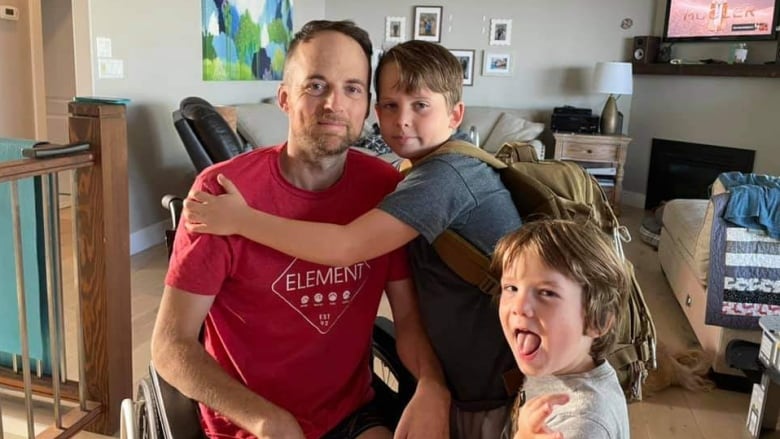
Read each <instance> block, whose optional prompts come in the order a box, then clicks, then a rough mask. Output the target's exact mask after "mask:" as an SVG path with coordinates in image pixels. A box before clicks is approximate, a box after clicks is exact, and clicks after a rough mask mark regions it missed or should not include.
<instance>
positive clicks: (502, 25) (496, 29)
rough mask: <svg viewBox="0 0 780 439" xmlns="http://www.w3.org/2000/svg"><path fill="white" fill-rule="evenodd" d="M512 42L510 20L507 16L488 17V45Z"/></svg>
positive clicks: (503, 44)
mask: <svg viewBox="0 0 780 439" xmlns="http://www.w3.org/2000/svg"><path fill="white" fill-rule="evenodd" d="M511 43H512V20H510V19H508V18H491V19H490V45H491V46H508V45H510V44H511Z"/></svg>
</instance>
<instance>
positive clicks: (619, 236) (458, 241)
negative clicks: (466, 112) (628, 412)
mask: <svg viewBox="0 0 780 439" xmlns="http://www.w3.org/2000/svg"><path fill="white" fill-rule="evenodd" d="M452 153H456V154H462V155H466V156H469V157H474V158H477V159H479V160H481V161H483V162H485V163H486V164H488V165H490V166H491V167H493V168H495V169H496V170H497V171H498V173H499V174H500V176H501V180H502V182H503V183H504V185H505V186H506V188H507V189H508V190H509V192H510V193H511V195H512V200H513V201H514V204H515V207H516V208H517V211H518V212H519V213H520V217H521V218H522V219H523V221H525V222H528V221H533V220H535V219H540V218H559V219H572V220H578V221H590V222H593V223H594V224H596V225H598V226H599V227H600V228H601V230H603V231H604V232H605V233H606V234H607V235H608V236H611V237H612V239H613V242H614V245H615V250H616V251H617V253H618V255H619V256H620V257H621V258H622V259H624V260H625V255H624V253H623V245H622V242H623V241H626V242H628V241H629V240H630V239H631V237H630V235H629V234H628V229H626V227H625V226H621V225H620V223H619V222H618V220H617V218H616V216H615V213H614V212H613V210H612V207H611V206H610V205H609V202H608V201H607V197H606V195H605V194H604V191H603V190H602V189H601V186H599V184H598V183H597V182H596V180H595V179H594V178H593V177H592V176H591V175H590V174H588V173H587V172H586V171H585V170H583V169H582V168H581V167H580V166H579V165H577V164H575V163H573V162H567V161H560V160H544V161H539V160H538V159H537V157H536V151H535V150H534V148H533V147H532V146H531V145H528V144H526V143H506V144H504V146H502V147H501V148H500V149H499V151H498V152H497V153H496V155H495V156H493V155H491V154H490V153H488V152H486V151H484V150H482V149H479V148H476V147H474V145H472V144H470V143H466V142H462V141H450V142H448V143H446V144H444V145H443V146H441V147H440V148H439V149H437V150H436V151H434V152H432V153H431V154H429V155H428V156H426V157H425V158H423V159H422V160H426V159H427V158H428V157H432V156H435V155H439V154H452ZM433 245H434V247H435V248H436V251H437V253H438V254H439V256H440V257H441V258H442V260H443V261H444V262H445V264H447V266H449V267H450V269H452V270H453V271H454V272H455V273H457V274H458V275H459V276H460V277H461V278H462V279H464V280H465V281H467V282H469V283H471V284H472V285H475V286H477V287H479V289H480V290H481V291H483V292H484V293H486V294H498V293H499V291H500V285H499V284H500V282H499V279H496V277H495V276H494V275H493V273H492V272H491V270H490V256H489V255H485V254H484V253H482V252H480V251H479V250H478V249H477V248H476V247H474V246H473V245H471V244H470V243H469V242H468V241H466V240H465V239H463V238H462V237H460V236H459V235H458V234H457V233H455V232H453V231H452V230H447V231H445V232H444V233H442V234H441V235H439V237H438V238H437V239H436V241H434V243H433ZM625 263H626V267H627V270H628V271H629V276H630V278H631V285H632V288H631V291H630V297H629V298H628V301H627V303H628V309H627V314H626V315H624V316H623V318H622V319H620V320H621V325H620V327H619V328H618V333H617V343H616V344H615V347H614V348H613V350H612V352H610V353H609V354H608V355H607V359H608V360H609V362H610V364H612V366H613V367H614V368H615V370H616V371H617V373H618V378H619V379H620V384H621V386H622V387H623V390H624V391H625V394H626V398H627V399H628V400H629V401H640V400H642V384H643V383H644V380H645V378H646V377H647V372H648V370H650V369H655V367H656V351H655V345H656V333H655V325H654V324H653V318H652V316H651V315H650V310H649V309H648V308H647V304H646V303H645V299H644V297H643V296H642V290H641V288H640V287H639V284H638V283H637V280H636V276H635V274H634V269H633V266H632V265H631V263H630V262H629V261H628V260H625Z"/></svg>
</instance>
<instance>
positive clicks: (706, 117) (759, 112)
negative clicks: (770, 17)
mask: <svg viewBox="0 0 780 439" xmlns="http://www.w3.org/2000/svg"><path fill="white" fill-rule="evenodd" d="M656 7H657V9H656V14H655V20H654V26H653V29H654V32H653V35H661V33H662V32H663V23H664V14H665V8H666V3H665V1H659V2H658V5H657V6H656ZM776 44H777V43H776V42H750V43H748V50H749V52H748V60H747V62H749V63H762V62H764V61H770V60H773V59H774V48H775V47H776ZM729 47H730V44H729V43H710V42H708V43H685V44H682V43H678V44H675V45H674V46H673V56H674V57H679V58H685V59H704V58H717V59H727V58H728V52H729ZM778 102H780V81H778V80H777V79H775V78H742V77H734V78H732V77H702V76H654V75H640V76H635V77H634V95H633V99H632V109H631V129H630V132H629V134H630V135H631V136H632V137H633V138H634V140H633V142H632V143H631V146H630V151H629V154H628V159H627V162H626V177H625V181H624V187H625V188H626V189H627V190H629V191H632V192H635V193H637V194H644V193H645V192H646V185H647V175H648V168H649V164H650V147H651V144H652V139H653V138H654V137H656V138H664V139H672V140H682V141H687V142H694V143H705V144H710V145H719V146H731V147H735V148H744V149H753V150H755V151H756V159H755V171H756V172H760V173H767V174H773V175H780V152H779V151H778V146H779V143H778V133H780V130H778V128H777V127H776V126H775V125H774V124H775V123H777V114H778V113H777V110H776V107H777V104H778ZM773 126H775V128H772V127H773Z"/></svg>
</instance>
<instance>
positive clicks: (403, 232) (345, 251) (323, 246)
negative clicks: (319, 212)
mask: <svg viewBox="0 0 780 439" xmlns="http://www.w3.org/2000/svg"><path fill="white" fill-rule="evenodd" d="M218 179H219V182H220V184H221V185H222V186H223V188H224V189H225V194H223V195H211V194H208V193H205V192H194V193H190V195H189V197H188V198H187V200H185V201H184V207H185V210H184V213H183V216H184V219H185V220H186V221H185V226H186V227H187V230H189V231H190V232H198V233H212V234H216V235H232V234H238V235H242V236H244V237H245V238H248V239H251V240H252V241H255V242H258V243H260V244H263V245H266V246H268V247H271V248H273V249H276V250H278V251H280V252H282V253H286V254H288V255H291V256H294V257H297V258H301V259H305V260H307V261H311V262H315V263H318V264H323V265H332V266H339V267H343V266H347V265H352V264H354V263H357V262H360V261H366V260H369V259H373V258H375V257H377V256H381V255H384V254H385V253H389V252H391V251H392V250H395V249H397V248H399V247H401V246H402V245H404V244H406V243H407V242H409V241H411V240H412V239H414V238H415V237H416V236H417V235H418V232H417V230H415V229H414V228H412V227H411V226H410V225H408V224H406V223H404V222H403V221H401V220H399V219H397V218H395V217H394V216H392V215H390V214H388V213H386V212H384V211H382V210H379V209H372V210H370V211H368V212H366V213H365V214H363V215H362V216H360V217H359V218H357V219H355V220H354V221H352V222H351V223H349V224H347V225H344V226H342V225H337V224H327V223H316V222H309V221H298V220H291V219H288V218H282V217H278V216H275V215H271V214H268V213H265V212H261V211H258V210H255V209H252V208H251V207H249V206H248V205H247V204H246V202H245V201H244V198H243V197H242V196H241V193H240V192H239V191H238V189H237V188H236V187H235V186H234V185H233V183H232V182H231V181H230V180H228V179H227V178H226V177H224V176H222V175H220V176H219V177H218ZM337 208H338V206H334V209H337ZM226 212H229V213H226Z"/></svg>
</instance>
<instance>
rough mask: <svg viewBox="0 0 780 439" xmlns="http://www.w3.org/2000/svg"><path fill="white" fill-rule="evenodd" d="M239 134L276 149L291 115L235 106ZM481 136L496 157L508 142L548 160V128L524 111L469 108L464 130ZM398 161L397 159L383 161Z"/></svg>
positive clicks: (267, 107)
mask: <svg viewBox="0 0 780 439" xmlns="http://www.w3.org/2000/svg"><path fill="white" fill-rule="evenodd" d="M235 107H236V112H237V130H238V132H239V134H241V136H242V137H244V139H245V140H246V141H247V143H248V144H249V145H252V146H267V145H275V144H278V143H281V142H284V141H285V140H286V139H287V126H288V125H287V115H285V114H284V113H283V112H282V111H281V110H280V109H279V108H278V107H277V106H276V104H273V103H257V104H239V105H235ZM374 122H376V115H375V114H374V112H373V111H372V112H371V115H370V116H369V118H368V120H367V121H366V124H365V127H364V134H370V133H371V127H372V125H373V124H374ZM472 126H473V127H474V128H475V130H476V131H477V132H478V133H479V140H480V142H479V143H480V144H479V146H480V147H481V148H483V149H485V150H486V151H489V152H493V153H495V152H496V151H497V150H498V148H499V147H500V146H501V145H503V144H504V143H505V142H511V141H525V142H529V143H531V144H532V145H534V147H535V148H536V150H537V154H538V155H539V157H544V152H545V147H544V144H543V143H542V142H541V141H540V140H539V139H538V137H539V135H540V134H541V133H542V131H543V130H544V124H543V123H539V122H531V121H529V120H528V113H527V112H525V111H522V110H517V109H510V108H498V107H480V106H473V107H468V106H467V107H466V113H465V115H464V118H463V122H462V123H461V127H460V129H461V130H462V131H465V132H469V129H470V128H471V127H472ZM383 158H385V159H386V160H388V161H394V160H395V157H394V155H393V156H388V157H383Z"/></svg>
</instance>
